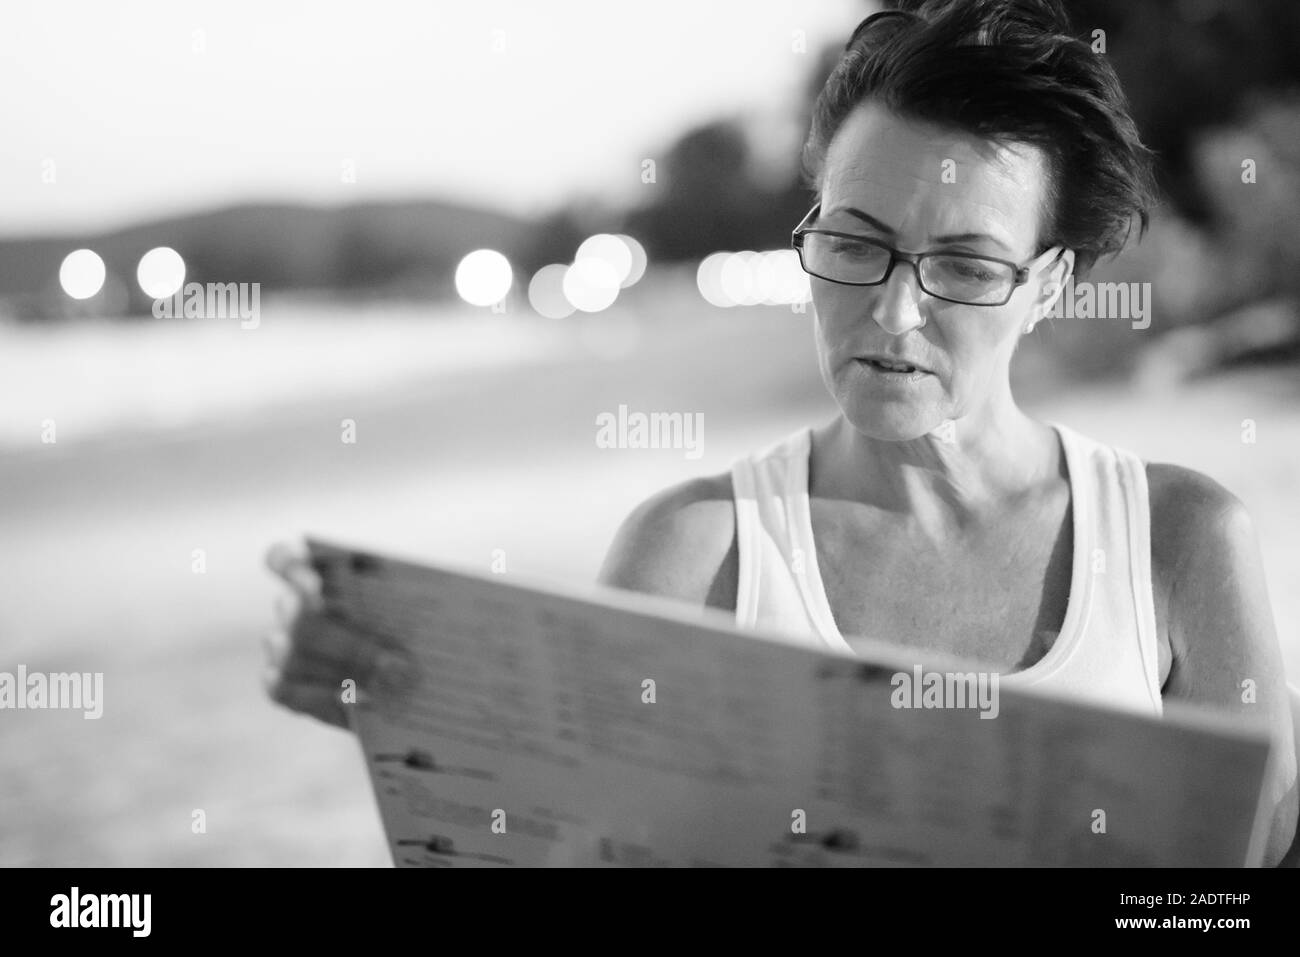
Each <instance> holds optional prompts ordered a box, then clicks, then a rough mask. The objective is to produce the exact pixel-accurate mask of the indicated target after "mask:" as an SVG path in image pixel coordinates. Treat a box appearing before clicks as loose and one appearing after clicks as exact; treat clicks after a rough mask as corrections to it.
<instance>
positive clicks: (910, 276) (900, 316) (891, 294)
mask: <svg viewBox="0 0 1300 957" xmlns="http://www.w3.org/2000/svg"><path fill="white" fill-rule="evenodd" d="M879 288H880V294H879V296H878V297H877V298H876V302H875V305H873V306H872V307H871V318H872V319H873V320H875V322H876V324H877V325H878V326H880V328H882V329H884V330H885V331H886V332H888V333H890V334H892V335H895V336H899V335H902V334H903V333H905V332H909V331H910V330H912V329H915V328H917V327H918V326H922V325H924V324H925V320H924V319H922V318H921V309H920V304H919V300H920V298H921V296H922V295H923V293H922V292H921V286H920V284H919V283H918V282H917V278H916V269H915V268H914V267H913V266H912V265H911V264H910V263H905V262H896V263H894V269H893V272H891V273H890V275H889V278H888V279H887V280H885V282H884V284H883V285H882V286H880V287H879Z"/></svg>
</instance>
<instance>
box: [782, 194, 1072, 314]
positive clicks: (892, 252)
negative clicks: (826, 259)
mask: <svg viewBox="0 0 1300 957" xmlns="http://www.w3.org/2000/svg"><path fill="white" fill-rule="evenodd" d="M821 208H822V204H821V203H817V204H815V205H814V206H813V208H812V209H810V210H808V213H807V215H805V216H804V218H803V219H802V220H800V221H799V225H798V226H796V227H795V228H794V231H793V232H791V233H790V245H791V246H792V247H793V248H794V249H795V251H796V252H798V254H799V268H801V269H802V270H803V271H804V272H806V273H807V274H808V275H810V276H816V277H817V278H818V279H824V280H825V281H826V282H833V283H835V284H836V285H840V286H880V285H883V284H885V283H887V282H889V277H890V276H892V275H893V274H894V266H895V265H896V264H897V263H899V262H905V263H907V264H908V265H910V266H911V267H912V271H913V272H914V273H916V283H917V285H918V286H920V287H921V291H922V292H924V293H925V294H926V295H927V296H933V297H934V298H935V299H942V300H943V301H944V302H953V303H956V304H957V305H959V306H1005V305H1006V304H1007V303H1009V302H1010V301H1011V297H1012V296H1014V295H1015V294H1016V290H1017V289H1018V288H1019V287H1021V286H1023V285H1024V284H1025V283H1026V282H1028V281H1029V267H1030V266H1031V265H1033V264H1034V263H1035V262H1037V261H1038V260H1040V259H1042V258H1043V256H1045V255H1046V254H1047V253H1049V252H1051V250H1052V247H1050V246H1049V247H1048V248H1047V249H1044V250H1043V251H1042V252H1041V253H1039V254H1038V255H1037V256H1035V257H1034V258H1033V259H1031V260H1029V262H1027V263H1024V264H1021V263H1018V262H1013V261H1012V260H1010V259H998V258H997V257H996V256H977V255H975V254H974V253H945V252H929V253H905V252H901V251H899V250H897V249H895V248H894V247H893V246H890V245H889V244H888V243H883V242H881V241H880V240H878V239H872V238H871V237H869V236H863V235H861V234H860V233H844V232H840V231H839V230H835V229H821V228H819V227H815V226H809V225H807V223H808V220H810V219H812V218H813V217H814V216H816V215H817V214H818V213H819V212H820V211H821ZM809 233H821V234H822V235H824V236H839V237H841V238H843V239H856V240H857V241H859V242H863V243H867V244H869V245H871V246H876V247H878V248H880V249H883V250H885V252H887V253H889V265H888V266H887V267H886V268H885V274H884V275H883V276H881V277H880V278H879V279H877V280H876V281H875V282H845V281H844V280H842V279H831V278H830V277H829V276H823V275H821V274H820V273H815V272H813V271H812V270H811V269H809V268H808V266H807V265H806V264H805V263H804V260H803V238H804V236H806V235H808V234H809ZM1062 252H1063V250H1062ZM1060 255H1061V254H1060V252H1058V253H1057V258H1058V259H1059V258H1060ZM935 256H943V257H945V258H947V259H974V260H977V261H979V262H991V263H998V264H999V265H1002V266H1010V267H1011V268H1012V269H1014V270H1015V274H1014V275H1013V276H1012V281H1011V288H1010V289H1009V290H1007V295H1006V298H1005V299H1003V300H1001V301H1000V302H967V301H966V300H964V299H950V298H948V297H947V296H941V295H939V294H938V293H936V292H931V291H930V290H929V289H927V288H926V286H925V280H924V279H922V278H921V261H922V260H923V259H930V258H932V257H935Z"/></svg>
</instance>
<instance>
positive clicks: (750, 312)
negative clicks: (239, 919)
mask: <svg viewBox="0 0 1300 957" xmlns="http://www.w3.org/2000/svg"><path fill="white" fill-rule="evenodd" d="M690 292H691V291H690V290H686V289H683V288H676V287H674V288H668V287H665V288H663V289H662V290H661V293H662V294H661V295H658V296H655V297H643V298H642V300H640V302H639V304H637V305H635V306H629V307H625V308H623V309H622V310H621V311H620V310H619V309H618V308H617V307H616V309H615V310H611V311H610V312H609V313H606V314H602V315H601V316H600V317H598V318H600V319H601V320H602V323H600V324H593V323H591V322H588V323H585V324H582V323H554V324H549V325H545V326H541V325H539V326H538V328H541V329H543V333H542V334H541V335H539V336H537V337H536V343H535V345H536V348H535V349H534V350H533V351H532V352H531V353H530V354H528V355H522V354H512V355H511V357H510V360H509V361H503V362H492V361H488V362H486V363H470V364H466V365H463V366H456V365H455V364H448V363H445V362H442V363H440V362H439V361H437V356H434V355H433V354H432V351H433V350H436V349H437V348H438V345H437V342H436V337H428V336H425V334H424V333H423V332H421V333H420V334H419V335H418V336H413V337H412V339H411V342H412V343H413V344H412V345H411V346H410V349H416V348H418V349H424V350H430V355H429V356H428V360H429V366H428V374H427V375H424V374H422V369H423V367H422V366H421V364H420V362H419V361H414V360H412V361H407V360H410V356H406V357H405V358H404V359H403V360H402V361H397V360H393V361H394V368H397V367H400V369H401V370H402V371H401V374H394V375H393V376H392V377H391V378H386V377H385V376H383V375H375V374H374V373H375V371H376V369H375V363H377V362H379V361H380V359H379V358H377V357H378V356H379V355H381V354H383V355H390V356H392V355H400V353H401V351H402V350H401V349H397V350H393V349H389V348H387V347H386V348H385V349H384V350H379V351H378V352H376V351H375V350H374V349H372V348H368V347H363V344H364V343H365V342H366V341H367V337H368V336H371V337H373V336H375V335H379V334H380V333H378V332H375V329H376V328H377V327H375V326H374V325H373V324H372V325H371V326H369V327H368V326H367V324H366V322H365V321H364V320H360V319H358V320H356V321H355V322H353V323H352V324H351V325H348V324H347V321H346V319H340V318H339V317H338V316H337V315H335V316H334V317H333V321H338V322H342V323H343V325H342V326H340V328H342V329H344V330H350V332H349V334H350V335H354V336H355V341H356V344H357V348H356V352H355V355H356V357H357V358H356V362H357V363H358V365H365V366H366V370H365V373H366V374H365V375H359V377H358V380H357V382H354V383H353V387H351V388H349V389H346V390H338V389H331V388H320V389H316V388H315V387H314V385H313V384H312V382H311V377H310V376H306V377H305V378H302V383H305V384H303V385H301V387H300V388H297V389H296V390H287V391H282V392H280V393H277V394H276V395H275V396H273V401H268V402H266V403H260V404H259V403H257V402H251V403H240V404H239V408H238V409H237V410H234V411H231V410H230V409H227V408H225V407H223V411H222V412H221V414H218V415H215V416H211V417H206V418H205V417H203V416H198V417H191V418H190V419H188V420H186V423H185V424H184V427H183V428H179V429H177V428H170V429H169V428H165V427H160V426H158V424H157V423H151V424H150V425H149V427H148V428H141V429H139V430H136V431H134V432H132V431H130V430H129V428H128V429H127V430H125V431H123V430H122V429H121V427H120V426H121V423H120V422H119V423H117V425H118V427H117V429H116V431H112V432H108V433H105V434H102V435H97V436H96V435H90V434H78V432H77V430H76V428H75V423H72V422H69V423H68V428H67V429H66V430H64V429H63V428H62V426H61V431H60V441H59V443H58V444H56V445H53V446H39V445H34V444H30V443H29V444H28V445H27V447H25V448H23V447H16V446H15V445H14V444H13V443H12V442H11V443H10V445H9V446H8V448H0V582H3V595H2V600H0V656H2V658H0V669H3V670H11V671H12V670H14V668H15V667H16V666H17V665H18V664H20V663H21V664H25V665H26V666H27V667H28V669H29V670H32V671H65V670H68V671H73V670H75V671H92V672H93V671H102V672H104V675H105V677H104V684H105V692H104V697H105V703H104V716H103V718H101V719H100V720H98V721H90V720H84V719H83V718H82V717H81V715H80V714H79V713H61V712H53V711H49V712H45V711H8V712H4V713H3V714H0V754H2V755H3V761H4V774H3V778H2V780H3V783H2V784H0V864H3V865H14V864H60V865H115V866H128V865H145V864H150V865H218V866H219V865H259V864H276V865H286V864H287V865H333V864H338V865H386V864H387V863H388V858H387V853H386V850H385V847H384V844H383V841H382V834H381V831H380V827H379V820H378V817H377V815H376V813H375V810H374V802H373V798H372V796H371V794H370V792H369V785H368V782H367V779H366V777H365V774H364V769H363V765H362V762H361V758H360V754H359V753H358V750H357V747H356V744H355V742H354V741H353V740H352V739H351V738H350V736H348V735H347V734H344V733H342V732H338V731H334V730H331V729H328V728H325V727H323V726H321V725H318V724H315V723H314V722H311V721H309V720H307V719H301V718H297V717H295V716H293V715H291V714H289V713H287V712H285V711H283V710H282V709H279V708H277V707H275V706H273V705H272V704H270V703H269V702H267V701H266V700H265V699H264V698H263V695H262V692H261V688H260V685H259V674H260V670H261V652H260V649H259V646H258V640H259V636H260V634H261V632H262V631H263V630H264V629H265V628H266V626H267V625H268V624H269V622H270V620H271V603H272V597H273V595H274V593H275V590H276V589H275V587H274V584H273V582H272V581H271V579H270V577H269V575H267V574H266V573H265V572H263V570H262V565H261V561H262V558H261V556H262V553H263V551H264V549H265V547H266V545H267V544H268V543H269V542H270V541H272V540H274V539H276V538H281V537H293V536H297V535H299V534H301V533H302V532H304V531H311V532H315V533H319V534H323V535H328V536H332V537H335V538H338V539H340V540H343V541H348V542H356V543H358V544H363V545H369V546H373V547H377V548H392V549H396V550H398V551H400V552H402V553H405V554H408V555H412V556H415V557H429V558H438V557H442V558H448V559H453V560H455V561H457V562H458V563H462V564H468V565H474V564H477V563H482V565H483V567H484V568H485V569H486V568H487V567H488V565H489V563H490V562H491V560H492V556H493V551H494V550H495V549H502V550H504V553H505V556H506V562H507V567H508V569H509V570H517V571H527V572H531V573H533V574H539V573H540V574H544V575H547V576H550V577H554V578H568V579H582V580H589V579H590V578H592V577H593V576H594V574H595V572H596V569H597V567H598V564H599V562H600V559H601V557H602V556H603V553H604V549H605V547H606V546H607V544H608V541H609V538H610V536H611V535H612V533H613V531H614V529H615V527H616V526H617V524H618V522H619V521H620V520H621V518H622V517H623V516H624V515H625V514H626V513H627V511H628V510H629V509H630V508H631V507H632V506H633V505H635V504H636V503H637V502H639V501H640V500H642V499H643V498H645V497H646V496H647V495H649V494H650V493H652V492H653V491H655V490H657V489H659V488H662V487H663V486H665V485H668V484H670V483H672V482H675V481H678V480H680V479H682V478H686V477H688V476H690V475H697V474H705V473H709V472H716V471H720V470H722V469H725V468H726V467H727V466H728V465H729V464H730V462H731V461H732V459H734V458H735V457H736V456H737V455H740V454H742V453H743V452H745V451H748V450H750V449H752V448H754V447H756V446H758V445H761V444H766V443H767V442H770V441H773V440H775V439H778V438H780V437H782V436H784V435H785V434H787V433H788V432H790V431H792V430H793V429H795V428H797V427H799V426H801V425H804V424H808V423H810V422H819V421H822V420H824V419H825V418H828V417H829V416H830V415H832V414H833V412H834V409H833V406H832V405H831V404H830V400H829V399H828V398H827V397H826V396H825V394H824V392H823V389H822V387H821V384H820V381H819V379H818V376H817V371H816V364H815V358H814V355H813V348H812V337H811V333H810V331H809V323H810V322H811V313H809V314H808V315H795V314H792V313H791V312H790V311H789V310H788V309H778V308H754V309H735V310H726V311H723V310H716V309H706V308H704V307H702V306H700V305H699V304H698V299H697V298H694V297H693V296H692V295H691V294H690ZM372 319H373V317H372ZM483 321H484V322H491V321H494V320H493V319H492V318H488V317H484V318H483ZM273 323H274V319H273V317H272V318H268V319H267V320H265V322H264V328H271V327H273ZM385 329H387V331H384V332H383V334H384V335H390V334H392V330H391V328H389V327H385ZM260 331H261V330H258V332H260ZM228 334H229V335H231V336H239V335H245V336H250V337H252V336H256V335H257V334H258V333H257V332H240V331H239V330H238V329H231V330H229V333H228ZM267 338H268V340H269V338H270V337H269V336H268V337H267ZM0 340H2V336H0ZM260 341H261V340H257V339H253V338H250V339H249V340H247V341H246V342H247V344H246V345H243V346H241V348H245V349H257V348H260V347H258V346H256V345H255V343H257V342H260ZM372 345H373V338H372ZM214 348H216V347H215V346H214ZM1035 349H1045V350H1050V343H1048V344H1047V345H1046V346H1043V347H1038V346H1036V347H1035ZM1027 352H1028V355H1027V356H1026V357H1025V359H1024V362H1025V365H1026V367H1027V369H1029V370H1030V372H1031V373H1032V375H1031V378H1032V379H1033V381H1032V382H1027V383H1026V392H1027V393H1028V394H1030V395H1032V396H1033V398H1032V401H1029V402H1026V405H1027V406H1028V407H1029V408H1031V409H1032V410H1033V411H1034V412H1036V413H1037V414H1039V415H1040V416H1042V417H1044V418H1054V419H1058V420H1060V421H1062V422H1065V423H1066V424H1069V425H1071V426H1073V427H1074V428H1076V429H1077V430H1079V431H1081V432H1084V433H1085V434H1088V435H1091V436H1094V437H1096V438H1099V439H1102V440H1104V441H1107V442H1112V443H1114V444H1118V445H1121V446H1125V447H1127V448H1130V449H1133V450H1134V451H1137V452H1139V453H1141V454H1142V455H1143V456H1144V457H1145V458H1148V459H1152V460H1156V461H1173V462H1178V463H1180V464H1184V465H1188V466H1190V467H1193V468H1199V469H1201V470H1203V471H1205V472H1207V473H1209V474H1211V475H1212V476H1214V477H1215V478H1217V479H1219V481H1221V482H1223V483H1224V484H1225V485H1226V486H1227V487H1228V488H1230V489H1231V490H1232V491H1234V492H1235V493H1236V494H1237V495H1238V496H1239V497H1241V498H1242V499H1243V501H1245V502H1246V504H1247V506H1249V507H1250V509H1251V511H1252V514H1253V515H1254V516H1255V519H1256V522H1257V525H1258V527H1259V531H1260V535H1261V539H1262V541H1263V547H1264V553H1265V560H1266V563H1267V566H1268V571H1269V584H1270V588H1271V593H1272V598H1273V601H1274V605H1275V609H1276V612H1277V616H1278V625H1279V632H1280V634H1281V635H1282V638H1283V642H1284V646H1285V651H1286V654H1287V659H1288V666H1289V670H1290V673H1291V674H1292V676H1293V678H1297V677H1300V589H1298V588H1297V587H1296V585H1297V582H1298V581H1300V575H1297V571H1298V570H1300V535H1297V532H1300V500H1297V498H1296V496H1295V490H1296V488H1297V487H1300V459H1298V457H1297V456H1296V454H1295V450H1296V449H1298V448H1300V402H1297V401H1296V400H1297V391H1298V390H1297V384H1296V380H1297V377H1296V375H1295V370H1294V369H1293V368H1292V369H1281V370H1275V371H1272V372H1250V373H1235V374H1233V375H1231V376H1222V377H1218V378H1216V379H1214V380H1208V381H1205V382H1202V383H1201V384H1199V385H1197V386H1195V387H1189V388H1184V389H1181V390H1178V391H1173V392H1164V393H1159V394H1143V393H1138V392H1135V391H1132V390H1130V389H1127V388H1125V387H1121V386H1116V385H1109V386H1093V387H1080V386H1073V385H1068V384H1066V382H1065V380H1064V379H1063V378H1061V377H1060V376H1059V375H1058V374H1057V372H1056V371H1055V369H1054V367H1053V366H1052V364H1051V361H1050V358H1049V357H1048V355H1047V353H1045V352H1041V351H1040V352H1034V351H1033V350H1027ZM277 361H280V362H288V363H294V365H293V368H294V369H295V370H297V372H295V374H299V373H301V371H302V369H303V368H308V369H310V367H311V364H312V361H313V353H312V352H311V350H308V349H304V350H303V351H302V352H301V354H300V355H299V356H296V357H290V358H287V359H282V360H277ZM380 368H381V369H382V368H383V367H382V366H381V367H380ZM275 369H276V365H275V364H274V363H269V364H267V365H266V368H265V371H264V375H275V374H276V373H275ZM325 371H326V373H327V374H328V378H329V379H330V380H331V381H336V380H337V379H338V376H339V367H338V366H336V365H330V366H328V367H326V370H325ZM358 371H359V372H360V371H362V370H358ZM140 374H142V375H148V374H149V370H148V368H147V367H144V368H143V369H142V371H141V373H140ZM323 374H324V373H323ZM220 380H221V377H220V376H217V377H216V378H215V379H213V381H214V382H215V381H220ZM326 384H328V383H326ZM202 387H203V388H213V387H214V386H212V385H211V384H210V383H209V384H207V385H204V386H202ZM8 388H9V387H8V386H6V385H5V384H4V382H3V380H2V379H0V389H6V390H7V389H8ZM250 388H251V386H250ZM110 398H111V397H109V396H107V395H106V396H105V397H104V401H106V402H107V401H110ZM620 404H626V405H627V406H629V408H631V409H633V410H645V411H650V410H655V411H681V412H703V413H704V420H705V430H704V436H705V443H704V451H705V454H704V457H703V458H701V459H699V460H689V459H687V458H685V456H684V454H683V452H682V451H680V450H678V451H672V450H654V451H649V450H602V449H598V448H597V447H596V446H595V443H594V434H595V420H596V416H597V414H599V413H601V412H614V411H616V410H617V408H618V406H619V405H620ZM83 405H84V404H83ZM1247 418H1250V419H1253V420H1255V422H1256V423H1257V430H1258V440H1257V442H1255V443H1254V444H1244V443H1243V442H1242V441H1241V422H1242V420H1243V419H1247ZM343 419H352V420H354V421H355V422H356V430H357V441H356V443H355V444H345V443H343V442H342V441H340V422H341V420H343ZM126 425H127V426H128V427H129V425H130V421H129V419H128V421H127V422H126ZM24 427H25V426H24ZM6 429H7V431H6V430H5V429H0V431H5V434H6V435H16V434H20V433H21V429H15V428H14V427H13V422H12V421H10V422H8V423H6ZM65 434H67V435H69V436H70V438H68V439H67V440H65V439H64V438H63V436H64V435H65ZM193 549H203V550H204V552H205V555H206V572H205V573H204V574H195V573H194V572H193V571H192V570H191V563H192V550H193ZM195 809H202V810H204V811H205V813H206V818H207V832H206V833H204V834H194V833H192V832H191V826H190V825H191V814H192V812H193V811H194V810H195Z"/></svg>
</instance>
